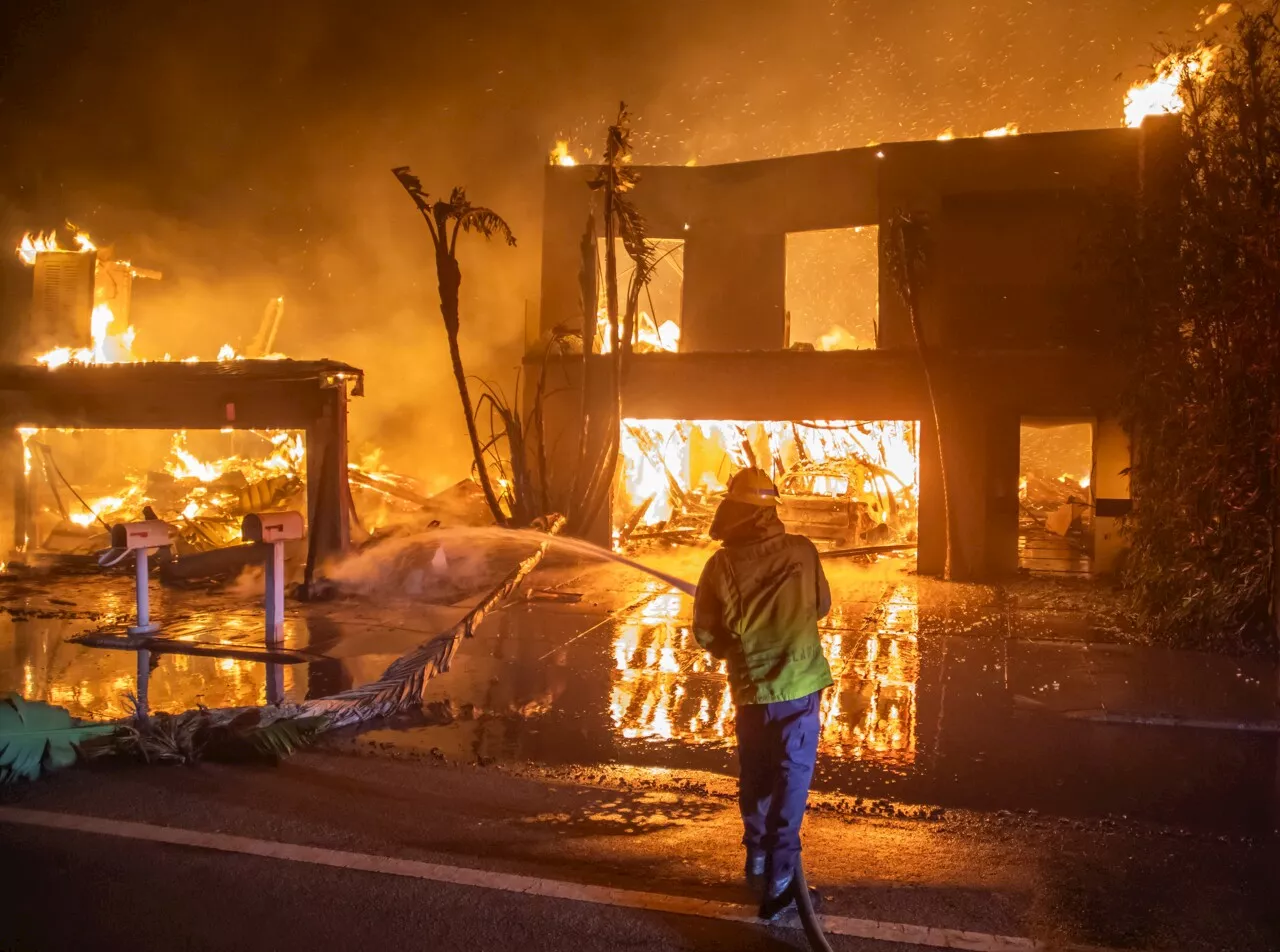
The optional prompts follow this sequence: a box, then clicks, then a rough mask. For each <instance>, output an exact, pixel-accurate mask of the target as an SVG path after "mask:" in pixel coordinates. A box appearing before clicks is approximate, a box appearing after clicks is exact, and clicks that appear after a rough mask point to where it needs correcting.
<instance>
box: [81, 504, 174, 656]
mask: <svg viewBox="0 0 1280 952" xmlns="http://www.w3.org/2000/svg"><path fill="white" fill-rule="evenodd" d="M170 542H171V532H170V529H169V526H168V524H167V523H164V522H161V521H160V520H159V519H148V520H146V521H145V522H125V523H121V524H120V525H115V526H112V527H111V548H110V549H109V550H107V551H106V552H104V553H103V554H102V555H101V556H99V557H98V564H99V565H102V566H111V565H116V564H117V563H119V562H120V561H121V560H122V559H124V557H125V556H126V555H128V554H129V553H130V552H132V553H134V556H133V558H134V562H135V564H136V566H137V582H138V623H137V624H136V625H134V626H132V627H131V628H130V629H129V634H131V635H146V634H150V633H151V632H153V631H155V630H157V629H158V628H159V627H160V626H159V625H157V624H155V623H154V622H152V621H151V589H150V581H151V580H150V578H149V576H148V573H147V556H148V555H149V554H150V550H151V549H158V548H160V547H161V546H165V545H169V544H170Z"/></svg>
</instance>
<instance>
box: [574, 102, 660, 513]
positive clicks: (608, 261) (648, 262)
mask: <svg viewBox="0 0 1280 952" xmlns="http://www.w3.org/2000/svg"><path fill="white" fill-rule="evenodd" d="M630 161H631V117H630V114H629V113H628V112H627V104H626V103H621V104H620V105H619V107H618V118H617V120H616V121H615V122H614V123H613V125H611V126H609V129H608V131H607V133H606V137H605V150H604V162H603V163H602V164H601V166H600V173H599V175H597V176H596V178H595V179H594V180H592V182H591V188H592V189H593V190H595V191H598V192H599V193H600V194H601V196H602V205H603V208H602V217H603V219H604V236H603V237H604V273H603V275H602V277H603V280H604V298H605V308H604V309H605V319H606V322H607V336H606V337H605V340H604V350H605V352H606V353H607V354H608V355H609V356H610V360H609V362H608V374H609V386H608V388H607V392H608V394H609V407H608V411H607V413H606V414H605V418H604V421H603V426H604V428H605V429H604V432H603V434H593V433H592V417H591V414H590V412H589V410H588V407H587V405H586V401H587V395H588V394H590V393H592V392H593V388H592V386H591V377H592V373H593V365H594V362H593V361H592V356H593V351H594V339H595V333H594V331H595V327H594V324H595V320H594V314H593V311H592V309H591V307H590V306H589V305H588V304H587V296H586V292H585V291H584V295H583V308H582V312H583V317H582V319H583V333H582V360H583V367H582V371H583V374H582V390H583V399H584V405H583V413H582V438H581V441H580V444H579V456H580V460H581V463H582V465H581V466H580V467H579V473H580V474H585V475H583V476H580V478H579V480H578V481H577V483H576V485H575V493H574V505H573V507H572V510H573V517H574V518H573V529H574V530H575V531H577V532H584V531H587V530H589V529H590V527H591V526H592V524H593V523H594V522H595V520H596V519H597V518H598V516H599V514H600V510H601V508H602V507H603V505H604V503H605V501H606V500H607V499H608V498H609V491H610V489H611V487H612V486H613V481H614V477H615V476H616V474H617V469H618V449H619V440H620V432H619V427H620V425H621V422H622V386H623V383H624V381H625V379H626V371H627V364H628V360H629V358H630V356H631V353H632V347H633V345H634V343H635V336H636V327H637V317H638V314H639V307H640V296H641V294H642V293H643V291H644V289H645V287H646V286H647V285H648V283H649V279H650V278H651V277H652V274H653V269H654V265H655V263H656V255H655V249H654V247H653V245H652V243H650V242H649V241H648V240H647V239H646V238H645V233H644V228H645V224H644V218H643V216H641V214H640V212H639V211H638V210H637V209H636V207H635V205H634V204H633V203H632V202H631V200H630V198H629V196H628V193H629V192H631V190H632V189H634V188H635V186H636V183H637V182H639V180H640V174H639V172H637V171H636V169H635V168H634V167H632V166H631V165H630V164H629V163H630ZM594 227H595V226H594V221H591V222H589V223H588V232H587V234H588V236H593V235H594ZM589 241H590V243H591V244H594V241H591V240H590V238H589V237H584V248H583V252H584V258H585V257H587V256H589V255H591V252H592V251H593V249H592V248H590V247H589V245H588V242H589ZM619 241H621V243H622V247H623V250H624V251H625V253H626V254H627V256H628V257H629V258H631V260H632V262H633V264H634V270H633V271H632V273H631V279H630V282H629V283H628V286H627V289H626V305H625V310H621V312H620V295H619V288H618V254H617V246H618V242H619ZM584 271H585V268H584ZM589 284H590V285H594V282H586V281H584V288H586V287H587V286H588V285H589ZM595 445H598V446H599V447H600V449H599V451H598V453H597V454H596V455H595V457H594V458H593V459H589V458H588V455H589V450H590V448H591V447H592V446H595Z"/></svg>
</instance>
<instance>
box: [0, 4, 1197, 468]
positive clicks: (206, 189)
mask: <svg viewBox="0 0 1280 952" xmlns="http://www.w3.org/2000/svg"><path fill="white" fill-rule="evenodd" d="M1201 6H1202V4H1200V3H1196V2H1188V0H1112V2H1104V0H989V2H975V0H954V2H951V0H898V2H891V0H787V2H779V0H735V2H722V0H696V2H692V0H682V2H666V0H649V2H647V3H632V2H628V0H614V2H610V3H590V4H588V3H582V2H576V0H575V2H560V3H553V2H541V3H537V2H532V3H531V2H522V3H515V2H497V0H491V2H465V0H459V2H456V3H452V4H441V3H433V2H429V0H419V2H407V0H368V2H355V0H310V2H306V3H301V2H295V0H272V2H263V0H259V2H256V3H243V2H219V3H210V4H194V3H173V2H172V0H169V2H155V0H116V2H113V3H110V4H106V3H97V2H93V0H65V2H61V3H59V2H43V3H41V2H39V0H28V2H20V3H16V2H15V3H6V4H4V12H3V13H0V241H2V242H6V243H12V242H14V241H16V239H17V237H18V236H20V235H21V233H22V232H23V231H25V230H27V229H38V228H41V227H45V228H47V227H51V226H53V225H57V224H58V223H60V222H61V221H62V220H63V219H67V218H69V219H71V220H73V221H75V222H76V223H77V224H79V225H81V226H84V227H87V228H88V229H89V230H90V231H91V232H92V233H93V234H94V235H95V236H98V237H99V238H100V239H113V240H115V242H116V244H117V247H118V250H119V251H120V253H121V254H123V255H126V256H128V257H131V258H132V259H133V260H134V261H136V262H137V263H139V264H142V265H145V266H152V267H157V268H160V269H162V270H164V271H165V272H166V278H165V281H164V282H162V283H161V284H160V285H157V286H155V287H154V288H151V289H147V291H148V292H149V293H148V294H147V295H146V296H145V297H142V296H140V298H139V303H138V312H137V315H136V316H137V323H138V325H139V335H140V336H139V349H140V350H142V351H144V352H145V351H148V350H154V351H156V352H157V353H158V352H160V351H163V350H164V349H173V350H174V351H175V352H177V351H179V350H183V349H184V347H185V348H186V350H187V352H191V351H195V350H200V351H202V352H205V351H210V352H211V350H216V348H217V345H218V344H219V343H221V342H222V341H224V340H232V341H233V342H235V341H236V340H240V339H243V338H244V337H246V336H248V335H250V334H251V333H252V331H253V329H254V327H255V325H256V321H257V318H258V315H259V314H260V312H261V310H262V306H263V305H264V304H265V302H266V300H267V299H268V298H269V297H271V296H274V295H275V294H284V295H285V296H286V297H287V299H288V300H289V307H290V310H289V312H288V315H287V318H286V326H285V329H284V331H283V334H282V339H281V345H282V347H283V348H284V349H286V350H288V351H289V352H291V353H293V354H295V355H297V356H321V355H325V354H327V355H330V356H334V357H340V358H344V359H348V360H351V361H352V362H355V363H360V364H362V365H363V366H365V368H366V369H367V370H368V371H369V374H370V379H369V390H370V397H369V398H368V400H366V406H365V407H362V408H360V409H359V410H358V411H357V412H358V414H360V416H358V417H357V419H356V432H357V433H362V434H364V435H367V436H372V437H374V438H377V439H379V440H383V441H390V442H393V443H395V444H400V445H402V446H401V450H400V453H399V455H400V457H401V459H403V460H405V461H406V462H407V461H408V460H409V447H411V446H412V445H414V444H419V445H423V446H426V445H430V444H432V443H433V441H438V440H443V441H444V443H445V444H446V449H447V450H448V451H449V452H452V453H454V454H455V455H456V454H457V451H458V450H459V449H460V446H459V444H458V440H457V429H458V428H457V427H456V426H455V421H456V419H457V414H456V413H455V412H454V408H453V405H452V402H453V401H456V397H455V396H454V395H453V392H452V384H451V383H450V382H449V380H448V375H447V369H446V364H445V363H444V362H443V360H442V347H443V331H442V330H441V329H440V327H439V321H438V312H437V311H436V307H435V300H434V281H433V280H431V279H430V277H429V272H428V271H426V270H424V268H427V267H429V263H428V261H427V259H426V257H425V254H424V248H425V245H424V242H425V240H426V236H425V235H424V234H423V233H422V231H421V228H422V226H421V225H420V223H418V222H417V221H416V220H415V217H414V213H413V210H412V208H411V206H410V204H409V202H408V200H407V199H406V198H405V197H404V196H403V194H402V193H401V192H400V191H399V189H398V186H397V185H396V184H395V182H394V180H393V179H392V178H391V176H390V174H389V173H388V170H389V169H390V167H391V166H393V165H398V164H404V163H408V164H411V165H412V166H413V167H414V169H415V171H417V172H418V173H419V174H420V175H421V177H422V178H423V180H424V182H425V183H426V184H427V185H428V187H431V188H435V189H444V188H447V187H449V186H451V185H453V184H457V183H462V184H465V185H467V186H468V189H469V191H470V192H471V194H472V197H473V198H474V199H475V200H477V201H480V202H482V203H484V204H488V205H491V206H493V207H495V208H497V209H498V210H499V211H500V212H502V213H503V214H504V215H506V216H507V218H508V220H509V221H510V222H511V224H512V226H513V228H514V229H515V230H516V233H517V235H518V236H519V237H520V238H521V245H520V247H519V248H518V249H516V250H514V251H513V250H509V249H505V248H502V249H500V248H492V249H489V248H484V247H481V246H478V245H477V246H473V247H472V248H471V249H469V250H467V251H466V252H464V254H463V267H464V275H465V279H464V281H465V283H464V292H465V301H464V309H465V310H464V315H463V316H464V320H465V321H467V325H466V326H467V329H466V330H465V331H464V341H463V343H464V348H465V351H464V356H466V355H470V357H471V362H472V363H474V365H475V366H476V368H477V369H482V368H483V369H485V370H486V371H487V372H488V373H490V374H493V375H495V376H499V377H502V378H508V375H509V373H510V370H509V368H511V367H513V366H514V364H515V361H516V355H517V353H518V343H519V341H520V338H521V333H522V328H523V310H524V302H525V301H526V300H529V301H536V299H537V295H538V286H537V285H538V278H537V274H538V272H537V268H538V228H539V223H538V220H539V212H540V208H541V202H542V195H541V174H542V168H543V165H544V164H545V162H546V155H547V152H548V150H549V149H550V148H551V146H552V145H553V144H554V142H555V140H556V139H557V138H568V139H570V141H571V142H572V143H573V145H574V147H575V149H578V150H580V149H581V147H582V146H583V145H584V144H586V145H591V144H594V143H595V142H596V140H598V139H599V138H600V136H601V132H602V127H603V124H604V123H605V121H606V119H607V118H608V117H609V116H610V115H611V113H612V112H613V111H614V109H615V108H616V105H617V102H618V100H619V99H624V98H625V99H626V100H627V101H628V103H629V104H631V106H632V108H633V112H634V113H635V116H636V129H637V134H638V152H637V160H638V161H640V162H663V163H684V162H686V161H688V160H689V159H692V158H696V160H697V161H698V162H699V163H701V164H709V163H713V162H725V161H737V160H742V159H748V158H756V157H763V156H771V155H785V154H788V153H797V152H807V151H815V150H819V149H827V148H839V147H847V146H859V145H864V144H866V143H867V142H868V141H871V140H892V139H908V138H931V137H933V136H935V135H936V134H937V133H939V132H941V131H942V130H943V129H945V128H947V127H954V129H955V131H956V132H957V134H966V133H976V132H980V131H981V130H983V129H985V128H990V127H992V126H998V125H1003V124H1004V123H1006V122H1009V121H1015V122H1018V123H1019V124H1020V126H1021V127H1022V129H1023V130H1024V131H1031V132H1034V131H1049V130H1057V129H1070V128H1087V127H1096V126H1104V125H1117V124H1119V121H1120V105H1121V99H1122V96H1123V92H1124V89H1125V87H1126V86H1127V85H1128V83H1129V82H1131V81H1132V80H1133V79H1135V78H1138V77H1139V76H1141V75H1142V72H1143V64H1145V63H1149V62H1150V61H1151V59H1152V47H1153V45H1154V44H1158V43H1160V42H1162V41H1164V40H1167V39H1182V38H1185V36H1186V35H1187V32H1188V29H1189V28H1190V27H1191V26H1192V24H1193V23H1194V22H1195V21H1196V20H1197V19H1198V18H1199V16H1198V13H1199V11H1200V9H1201ZM1118 74H1123V78H1122V79H1117V75H1118ZM175 315H177V316H175ZM149 342H150V344H152V345H153V346H152V347H148V343H149ZM442 401H443V402H444V403H443V409H444V411H445V412H443V413H441V412H439V410H438V408H439V407H440V405H441V402H442ZM459 458H460V457H459Z"/></svg>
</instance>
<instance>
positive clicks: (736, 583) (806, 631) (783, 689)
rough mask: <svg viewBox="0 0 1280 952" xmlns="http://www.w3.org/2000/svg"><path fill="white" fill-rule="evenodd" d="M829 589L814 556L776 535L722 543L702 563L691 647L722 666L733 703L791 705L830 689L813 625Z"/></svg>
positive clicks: (805, 544)
mask: <svg viewBox="0 0 1280 952" xmlns="http://www.w3.org/2000/svg"><path fill="white" fill-rule="evenodd" d="M830 610H831V589H830V588H829V587H828V585H827V578H826V576H825V575H824V574H823V572H822V563H821V562H820V561H819V560H818V550H817V549H816V548H814V545H813V543H812V542H810V541H809V540H808V539H806V538H805V537H804V536H798V535H788V534H786V533H784V532H783V531H782V527H781V524H779V525H778V530H777V531H776V532H771V533H770V534H768V535H767V536H766V537H765V538H762V539H759V540H758V541H752V542H749V543H746V544H739V545H726V546H724V547H723V548H721V549H720V550H719V551H717V552H716V553H715V554H714V555H712V556H711V558H710V559H708V560H707V564H706V566H705V567H704V568H703V570H702V577H701V578H700V579H699V580H698V591H697V595H696V596H695V597H694V601H693V633H694V637H695V638H697V639H698V643H699V644H700V645H702V647H703V648H705V649H706V650H707V651H710V652H711V654H712V655H714V656H715V657H717V658H724V659H725V660H726V661H727V662H728V667H729V683H730V686H731V687H732V689H733V701H734V703H735V704H737V705H742V704H769V703H772V702H773V701H791V700H795V699H796V698H801V697H805V696H807V695H809V694H812V693H813V692H815V691H821V690H822V689H823V688H826V687H830V686H831V683H832V681H831V668H830V666H829V665H828V664H827V659H826V657H825V656H824V655H823V653H822V641H821V639H820V638H819V636H818V619H819V618H821V617H822V616H824V615H826V614H827V612H829V611H830Z"/></svg>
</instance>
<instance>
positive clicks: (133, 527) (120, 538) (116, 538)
mask: <svg viewBox="0 0 1280 952" xmlns="http://www.w3.org/2000/svg"><path fill="white" fill-rule="evenodd" d="M171 541H172V539H171V538H170V533H169V524H168V523H167V522H161V521H160V520H159V519H148V520H147V521H146V522H125V523H121V524H120V525H115V526H112V527H111V548H113V549H124V550H125V551H126V552H136V551H137V550H138V549H158V548H160V546H162V545H169V543H170V542H171Z"/></svg>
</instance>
